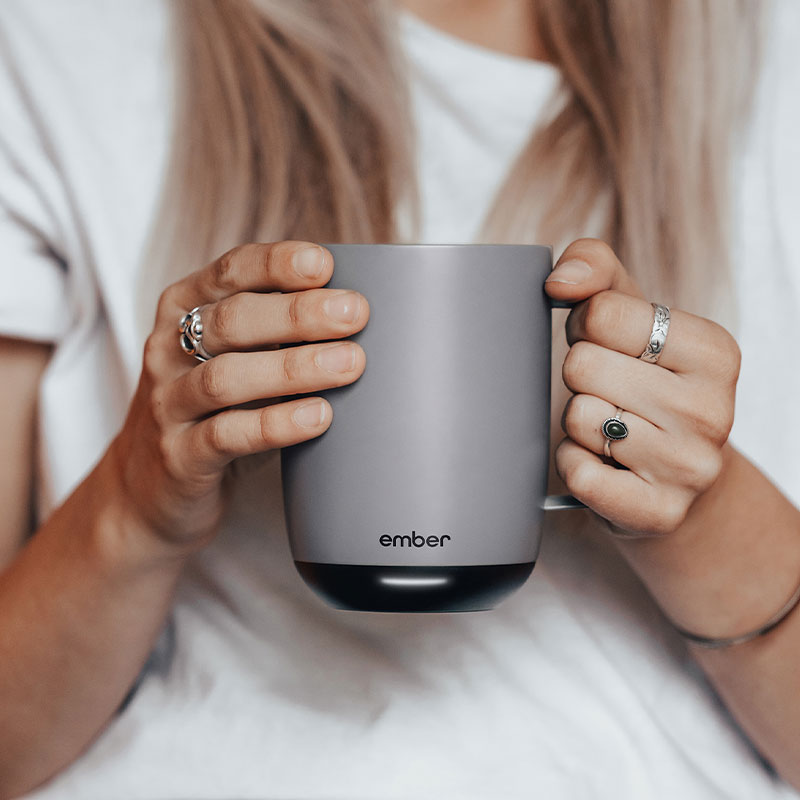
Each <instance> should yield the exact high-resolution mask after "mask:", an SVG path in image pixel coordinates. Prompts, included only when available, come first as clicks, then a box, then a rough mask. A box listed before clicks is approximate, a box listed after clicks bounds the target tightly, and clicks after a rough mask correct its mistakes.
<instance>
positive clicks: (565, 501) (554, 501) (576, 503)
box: [542, 299, 586, 511]
mask: <svg viewBox="0 0 800 800" xmlns="http://www.w3.org/2000/svg"><path fill="white" fill-rule="evenodd" d="M574 305H575V303H570V302H568V301H566V300H553V299H551V300H550V308H551V309H553V308H572V307H573V306H574ZM542 508H543V509H544V510H545V511H570V510H572V509H575V508H586V505H585V504H584V503H581V501H580V500H576V499H575V498H574V497H573V496H572V495H571V494H551V495H548V496H547V497H545V499H544V502H543V503H542Z"/></svg>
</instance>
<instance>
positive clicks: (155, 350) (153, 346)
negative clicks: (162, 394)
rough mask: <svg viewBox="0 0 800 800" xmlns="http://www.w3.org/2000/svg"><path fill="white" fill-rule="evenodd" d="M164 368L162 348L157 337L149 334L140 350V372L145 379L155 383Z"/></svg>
mask: <svg viewBox="0 0 800 800" xmlns="http://www.w3.org/2000/svg"><path fill="white" fill-rule="evenodd" d="M163 366H164V353H163V348H162V347H161V346H160V343H159V341H158V337H157V336H156V335H155V334H154V333H151V334H150V335H149V336H148V337H147V339H146V340H145V343H144V349H143V350H142V372H143V374H144V376H145V377H146V378H148V379H149V380H151V381H156V380H157V379H158V377H159V376H160V375H161V373H162V370H163Z"/></svg>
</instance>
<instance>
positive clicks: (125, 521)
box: [74, 451, 197, 575]
mask: <svg viewBox="0 0 800 800" xmlns="http://www.w3.org/2000/svg"><path fill="white" fill-rule="evenodd" d="M120 484H121V482H120V480H119V477H118V473H117V471H116V469H115V467H114V457H113V454H112V453H111V452H110V451H109V453H107V454H106V456H104V457H103V458H102V459H101V461H100V462H99V463H98V464H97V466H96V467H95V468H94V470H93V471H92V472H91V473H90V475H89V476H87V478H86V480H85V481H84V482H83V483H82V484H81V485H80V486H79V487H78V489H76V492H75V495H74V500H75V504H74V505H75V508H76V509H77V513H78V514H79V515H80V516H82V517H85V524H86V525H87V527H88V530H89V534H90V542H91V544H90V547H91V551H92V555H93V557H94V558H95V559H96V560H97V562H98V563H99V564H101V565H102V566H103V567H104V568H106V569H108V570H111V571H121V572H123V573H131V574H135V573H147V572H166V573H168V574H169V573H174V574H176V575H177V574H178V573H179V572H180V571H181V570H182V569H183V566H184V564H185V562H186V560H187V559H188V557H189V556H190V555H191V554H192V552H193V551H194V550H196V549H197V548H196V547H195V548H190V547H187V546H185V545H182V544H178V543H174V542H171V541H169V540H168V539H166V538H164V537H162V536H160V535H159V534H158V532H157V530H156V528H155V526H153V525H152V524H151V523H150V522H149V521H148V520H147V519H146V518H145V516H144V515H143V514H142V513H141V511H140V510H139V509H138V508H136V506H135V504H134V503H132V502H131V499H130V497H129V495H127V493H126V492H125V491H124V490H123V488H122V487H121V485H120Z"/></svg>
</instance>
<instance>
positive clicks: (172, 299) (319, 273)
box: [159, 241, 333, 324]
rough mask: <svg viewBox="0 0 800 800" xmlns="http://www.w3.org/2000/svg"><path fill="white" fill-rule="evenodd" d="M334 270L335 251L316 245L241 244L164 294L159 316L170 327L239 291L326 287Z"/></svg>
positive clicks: (283, 243)
mask: <svg viewBox="0 0 800 800" xmlns="http://www.w3.org/2000/svg"><path fill="white" fill-rule="evenodd" d="M332 270H333V256H332V255H331V253H330V252H329V251H328V250H326V249H325V248H323V247H320V246H319V245H318V244H314V243H313V242H296V241H283V242H272V243H269V244H245V245H241V246H240V247H234V248H233V249H232V250H229V251H228V252H227V253H224V254H223V255H221V256H220V257H219V258H218V259H216V260H215V261H212V262H211V264H209V265H208V266H206V267H204V268H203V269H199V270H197V271H196V272H193V273H192V274H191V275H188V276H187V277H186V278H184V279H183V280H182V281H179V282H178V283H176V284H173V285H172V286H170V287H169V288H168V289H167V290H166V291H165V292H164V294H162V296H161V298H162V299H161V303H160V304H159V314H160V315H161V316H162V317H164V318H165V321H166V322H168V323H169V324H171V321H172V319H173V318H175V319H177V317H178V316H179V315H180V312H181V311H183V312H185V311H188V310H190V309H192V308H194V307H195V306H201V305H204V304H207V303H213V302H215V301H217V300H221V299H222V298H223V297H229V296H230V295H232V294H236V293H237V292H272V291H295V290H299V289H309V288H312V287H315V286H323V285H324V284H326V283H327V282H328V281H329V280H330V276H331V273H332ZM176 324H177V323H176Z"/></svg>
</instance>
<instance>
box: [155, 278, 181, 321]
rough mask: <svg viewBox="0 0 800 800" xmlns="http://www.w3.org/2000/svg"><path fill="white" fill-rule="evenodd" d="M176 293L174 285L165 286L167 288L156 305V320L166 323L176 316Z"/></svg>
mask: <svg viewBox="0 0 800 800" xmlns="http://www.w3.org/2000/svg"><path fill="white" fill-rule="evenodd" d="M177 292H178V290H177V287H176V286H175V284H171V285H170V286H167V288H166V289H164V291H163V292H161V294H160V295H159V297H158V303H157V305H156V319H158V320H164V321H168V320H170V319H172V318H173V317H174V316H175V315H176V309H177V308H178V301H177ZM176 324H177V321H176Z"/></svg>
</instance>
